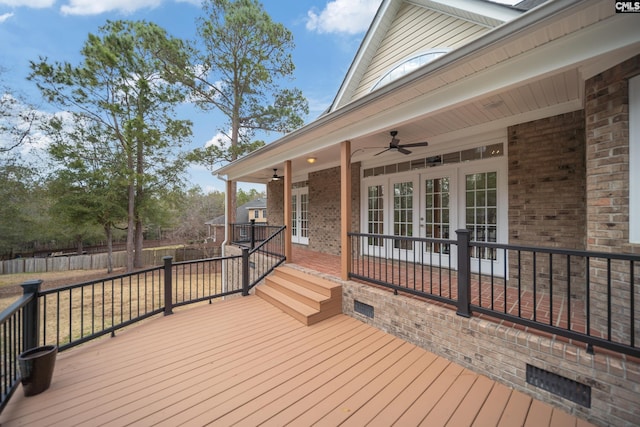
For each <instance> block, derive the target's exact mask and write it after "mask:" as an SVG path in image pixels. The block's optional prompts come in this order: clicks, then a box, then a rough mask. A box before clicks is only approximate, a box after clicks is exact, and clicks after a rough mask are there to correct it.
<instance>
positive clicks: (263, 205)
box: [205, 198, 267, 243]
mask: <svg viewBox="0 0 640 427" xmlns="http://www.w3.org/2000/svg"><path fill="white" fill-rule="evenodd" d="M251 220H255V222H256V223H264V224H266V223H267V200H266V199H262V198H260V199H255V200H251V201H250V202H247V203H245V204H244V205H242V206H238V208H237V209H236V221H237V223H238V224H248V223H250V222H251ZM205 224H206V226H207V227H208V229H209V231H208V232H209V240H211V241H213V242H220V243H222V241H223V240H224V227H225V217H224V215H221V216H219V217H216V218H214V219H212V220H209V221H207V222H205Z"/></svg>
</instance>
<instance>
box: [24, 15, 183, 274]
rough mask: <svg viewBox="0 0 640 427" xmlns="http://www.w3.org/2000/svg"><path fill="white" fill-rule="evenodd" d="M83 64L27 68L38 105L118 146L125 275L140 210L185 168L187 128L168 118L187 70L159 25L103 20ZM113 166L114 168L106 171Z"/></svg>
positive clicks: (138, 252) (178, 44) (136, 249)
mask: <svg viewBox="0 0 640 427" xmlns="http://www.w3.org/2000/svg"><path fill="white" fill-rule="evenodd" d="M81 53H82V55H83V57H84V60H83V62H82V63H81V64H79V65H77V66H74V65H72V64H70V63H67V62H63V63H61V62H55V63H53V64H51V63H49V62H48V61H47V59H46V58H40V60H39V61H37V62H31V70H32V72H31V75H30V76H29V78H30V79H31V80H34V81H35V82H36V83H37V85H38V88H39V89H40V91H41V92H42V94H43V95H44V97H45V99H47V100H48V101H49V102H53V103H56V104H58V105H60V106H62V107H64V108H68V109H71V110H73V112H74V113H75V114H79V115H81V116H82V117H83V120H89V121H93V122H95V123H97V124H99V126H100V127H101V129H103V130H104V132H106V135H105V138H107V139H108V140H109V141H112V142H114V143H115V144H117V145H118V150H119V151H118V153H119V154H118V157H117V159H118V160H119V161H120V162H119V163H118V167H121V168H122V169H121V170H118V171H116V172H118V173H119V172H123V174H124V176H125V177H126V195H127V269H128V270H129V271H131V270H133V269H134V268H135V267H141V266H142V242H143V231H144V217H145V209H147V207H148V201H149V200H150V199H152V197H153V195H154V193H155V192H157V191H159V190H160V189H162V188H164V187H166V186H168V185H171V184H173V183H176V182H177V181H178V179H179V177H180V174H181V173H182V171H184V168H185V165H186V164H185V162H184V159H183V158H182V157H181V156H179V155H176V150H177V149H179V148H180V147H181V146H182V145H183V144H184V142H185V141H186V140H187V139H188V138H189V137H190V135H191V122H190V121H188V120H178V119H174V118H173V117H174V116H175V108H176V107H177V106H178V105H179V104H181V103H182V102H184V101H185V91H184V88H183V87H182V86H181V85H179V84H177V82H176V80H175V76H176V75H179V74H183V71H182V70H184V69H187V68H188V58H189V56H188V50H187V49H186V47H185V45H184V43H183V42H182V41H181V40H179V39H176V38H173V37H171V36H169V35H168V34H167V33H166V31H165V30H164V29H162V28H160V27H159V26H157V25H155V24H152V23H148V22H144V21H137V22H130V21H107V23H106V24H105V25H104V26H103V27H101V28H100V29H99V34H98V35H94V34H89V37H88V39H87V41H86V42H85V44H84V47H83V49H82V52H81ZM114 167H115V166H114Z"/></svg>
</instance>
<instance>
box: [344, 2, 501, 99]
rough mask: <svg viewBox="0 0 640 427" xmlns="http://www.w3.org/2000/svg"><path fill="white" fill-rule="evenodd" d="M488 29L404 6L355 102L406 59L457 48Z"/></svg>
mask: <svg viewBox="0 0 640 427" xmlns="http://www.w3.org/2000/svg"><path fill="white" fill-rule="evenodd" d="M488 30H489V29H488V28H487V27H483V26H481V25H478V24H474V23H471V22H469V21H466V20H463V19H459V18H455V17H453V16H450V15H446V14H444V13H441V12H437V11H434V10H430V9H424V8H421V7H417V6H413V5H410V4H407V3H405V4H404V5H403V6H402V7H401V9H400V10H399V11H398V14H397V15H396V17H395V19H394V21H393V24H392V26H391V28H390V29H389V31H388V32H387V34H386V37H385V39H384V40H383V42H382V43H381V44H380V47H379V48H378V50H377V52H376V54H375V55H374V57H373V58H372V60H371V63H370V64H369V66H368V69H367V71H366V72H365V73H364V75H363V76H362V79H361V80H360V84H359V85H358V88H357V89H356V91H355V92H354V94H353V97H352V100H355V99H357V98H360V97H361V96H364V95H366V94H367V93H369V92H370V91H371V89H372V88H373V87H374V85H375V84H376V83H377V82H378V80H380V78H381V77H383V76H384V75H385V74H386V73H388V72H389V71H391V70H393V69H394V67H395V66H397V65H400V64H401V63H402V62H403V61H404V60H406V59H407V58H411V57H414V56H416V55H417V54H419V53H422V52H430V51H440V50H454V49H457V48H458V47H460V46H462V45H465V44H467V43H468V42H470V41H472V40H475V39H476V38H478V37H480V36H481V35H482V34H484V33H485V32H487V31H488ZM399 47H400V48H399Z"/></svg>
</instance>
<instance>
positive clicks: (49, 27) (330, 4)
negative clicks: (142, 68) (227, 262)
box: [0, 0, 513, 192]
mask: <svg viewBox="0 0 640 427" xmlns="http://www.w3.org/2000/svg"><path fill="white" fill-rule="evenodd" d="M380 3H381V0H263V1H262V4H263V5H264V8H265V10H266V11H267V12H268V13H269V15H271V18H272V19H273V20H274V21H276V22H279V23H282V24H283V25H284V26H285V27H287V28H288V29H289V30H290V31H291V32H292V33H293V37H294V42H295V45H296V47H295V49H294V51H293V52H292V55H293V61H294V63H295V66H296V70H295V72H294V78H295V80H294V81H293V82H292V83H291V85H292V86H295V87H297V88H299V89H301V90H302V92H303V94H304V96H305V97H306V98H307V100H308V102H309V110H310V112H309V115H308V116H307V117H306V118H305V122H306V123H308V122H310V121H312V120H313V119H315V118H316V117H318V116H319V115H320V114H321V113H322V111H324V110H325V109H326V108H327V107H328V106H329V105H330V103H331V102H332V100H333V98H334V96H335V94H336V93H337V91H338V89H339V86H340V84H341V83H342V79H343V78H344V76H345V75H346V73H347V70H348V68H349V66H350V65H351V62H352V61H353V58H354V56H355V54H356V51H357V49H358V46H359V45H360V42H361V41H362V38H363V36H364V34H365V32H366V30H367V28H368V27H369V25H370V23H371V21H372V19H373V17H374V15H375V12H376V10H377V8H378V6H379V5H380ZM510 3H513V2H510ZM200 15H201V11H200V1H199V0H0V69H2V70H3V72H2V73H1V74H0V82H1V83H3V84H4V85H5V86H8V87H10V88H11V91H12V92H13V93H19V94H23V95H24V96H25V98H26V99H27V101H28V102H30V103H31V104H33V105H35V106H36V107H37V108H39V109H42V110H46V111H55V110H52V108H53V107H52V106H49V105H46V104H44V103H43V101H42V100H41V98H40V96H39V92H38V90H37V89H36V88H35V86H34V85H33V83H31V82H28V81H27V80H26V77H27V75H28V74H29V61H37V60H38V59H39V58H40V57H46V58H48V60H49V61H51V62H54V61H59V62H64V61H66V62H70V63H72V64H74V65H77V64H79V63H80V62H81V59H82V57H81V55H80V50H81V48H82V46H83V44H84V42H85V41H86V40H87V36H88V34H89V33H97V30H98V28H99V27H100V26H102V25H104V23H105V22H106V21H107V20H117V19H127V20H146V21H151V22H154V23H156V24H158V25H160V26H161V27H163V28H165V29H166V30H167V32H168V33H169V34H171V35H172V36H175V37H179V38H183V39H195V25H194V23H195V19H196V17H198V16H200ZM178 114H179V115H180V116H181V117H182V118H188V119H191V120H192V121H193V122H194V127H193V137H192V141H191V143H190V145H189V147H190V148H196V147H203V146H205V145H206V144H207V143H210V142H211V141H215V140H217V135H218V131H219V129H220V128H222V127H223V126H224V123H225V118H224V117H223V116H221V115H219V114H215V113H211V112H208V113H203V112H200V111H198V110H197V109H195V108H191V107H190V106H184V107H183V108H181V109H180V110H179V111H178ZM279 136H280V135H278V134H271V135H267V136H266V137H265V140H266V142H267V143H268V142H271V141H273V140H275V139H277V138H278V137H279ZM186 180H187V182H185V189H186V188H190V187H192V186H194V185H199V186H200V187H201V188H202V189H203V191H205V192H209V191H215V190H218V191H224V183H223V182H222V181H220V180H219V179H217V178H215V177H214V176H213V175H212V174H211V172H210V171H208V170H206V169H204V168H203V167H200V166H192V167H190V168H189V171H188V173H187V176H186ZM255 188H258V189H262V188H260V187H255Z"/></svg>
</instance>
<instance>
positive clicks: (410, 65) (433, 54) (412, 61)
mask: <svg viewBox="0 0 640 427" xmlns="http://www.w3.org/2000/svg"><path fill="white" fill-rule="evenodd" d="M450 50H451V49H434V50H430V51H428V52H422V53H419V54H417V55H414V56H411V57H409V58H407V59H405V60H403V61H402V62H401V63H399V64H397V65H395V66H393V67H392V68H391V70H389V71H387V72H386V73H385V74H384V75H383V76H382V77H381V78H380V80H378V81H377V82H376V83H375V84H374V85H373V86H372V87H371V90H372V91H374V90H376V89H378V88H379V87H382V86H384V85H386V84H387V83H391V82H392V81H394V80H397V79H399V78H400V77H402V76H404V75H405V74H408V73H410V72H411V71H413V70H415V69H417V68H419V67H421V66H423V65H425V64H428V63H429V62H431V61H433V60H434V59H436V58H438V57H440V56H442V55H444V54H445V53H447V52H449V51H450Z"/></svg>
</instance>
